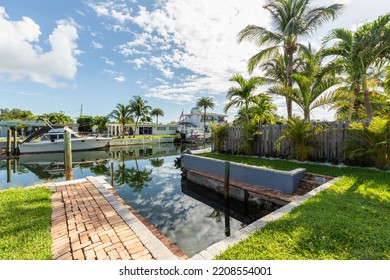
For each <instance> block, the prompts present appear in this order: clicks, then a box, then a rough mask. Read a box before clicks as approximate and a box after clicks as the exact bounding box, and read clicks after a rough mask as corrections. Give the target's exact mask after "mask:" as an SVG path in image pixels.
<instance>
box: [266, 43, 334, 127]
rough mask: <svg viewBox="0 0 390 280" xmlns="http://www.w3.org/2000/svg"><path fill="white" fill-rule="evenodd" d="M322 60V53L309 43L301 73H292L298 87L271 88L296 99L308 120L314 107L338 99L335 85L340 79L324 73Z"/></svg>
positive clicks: (272, 90) (301, 58) (303, 58)
mask: <svg viewBox="0 0 390 280" xmlns="http://www.w3.org/2000/svg"><path fill="white" fill-rule="evenodd" d="M321 60H322V59H321V56H320V53H315V52H313V51H312V49H311V46H310V45H309V47H308V48H307V52H305V53H302V54H301V57H300V61H301V68H302V71H301V73H294V74H292V75H291V78H292V79H293V81H294V82H295V83H296V84H297V88H293V89H292V90H291V91H286V90H285V89H284V88H280V87H279V86H278V85H276V86H274V87H273V88H271V89H269V91H270V92H272V93H274V94H278V95H282V96H286V97H288V98H290V99H291V100H292V101H294V102H295V103H296V104H297V105H298V106H299V107H300V108H301V109H302V111H303V114H304V120H305V121H306V122H310V112H311V111H312V110H313V109H315V108H317V107H322V106H327V105H330V104H332V103H334V102H335V101H336V100H337V88H335V87H334V86H335V85H337V84H338V80H337V79H336V78H335V75H334V74H332V73H330V72H328V73H326V74H323V70H322V68H321Z"/></svg>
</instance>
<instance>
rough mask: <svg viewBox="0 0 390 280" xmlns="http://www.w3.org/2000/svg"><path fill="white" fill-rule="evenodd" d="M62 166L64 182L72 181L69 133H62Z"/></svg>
mask: <svg viewBox="0 0 390 280" xmlns="http://www.w3.org/2000/svg"><path fill="white" fill-rule="evenodd" d="M64 164H65V178H66V180H67V181H68V180H72V179H73V170H72V141H71V136H70V133H69V131H64Z"/></svg>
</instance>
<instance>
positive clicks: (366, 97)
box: [362, 74, 372, 121]
mask: <svg viewBox="0 0 390 280" xmlns="http://www.w3.org/2000/svg"><path fill="white" fill-rule="evenodd" d="M362 89H363V95H364V107H365V108H366V113H367V119H368V121H371V120H372V106H371V100H370V92H369V91H368V87H367V74H363V75H362Z"/></svg>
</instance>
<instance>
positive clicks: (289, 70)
mask: <svg viewBox="0 0 390 280" xmlns="http://www.w3.org/2000/svg"><path fill="white" fill-rule="evenodd" d="M292 67H293V53H287V73H286V74H287V75H286V76H287V77H286V78H287V87H288V88H289V90H292V85H293V81H292V78H291V75H292V72H293V68H292ZM286 106H287V117H288V118H289V119H291V117H292V100H291V99H290V98H288V97H286Z"/></svg>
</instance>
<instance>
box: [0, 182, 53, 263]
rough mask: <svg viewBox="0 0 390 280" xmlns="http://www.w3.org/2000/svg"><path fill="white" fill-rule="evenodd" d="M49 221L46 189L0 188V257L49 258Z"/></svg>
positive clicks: (49, 201)
mask: <svg viewBox="0 0 390 280" xmlns="http://www.w3.org/2000/svg"><path fill="white" fill-rule="evenodd" d="M50 222H51V191H50V190H49V189H47V188H45V187H39V188H34V189H25V188H13V189H9V190H3V191H0V259H1V260H47V259H51V258H52V254H51V235H50Z"/></svg>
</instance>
